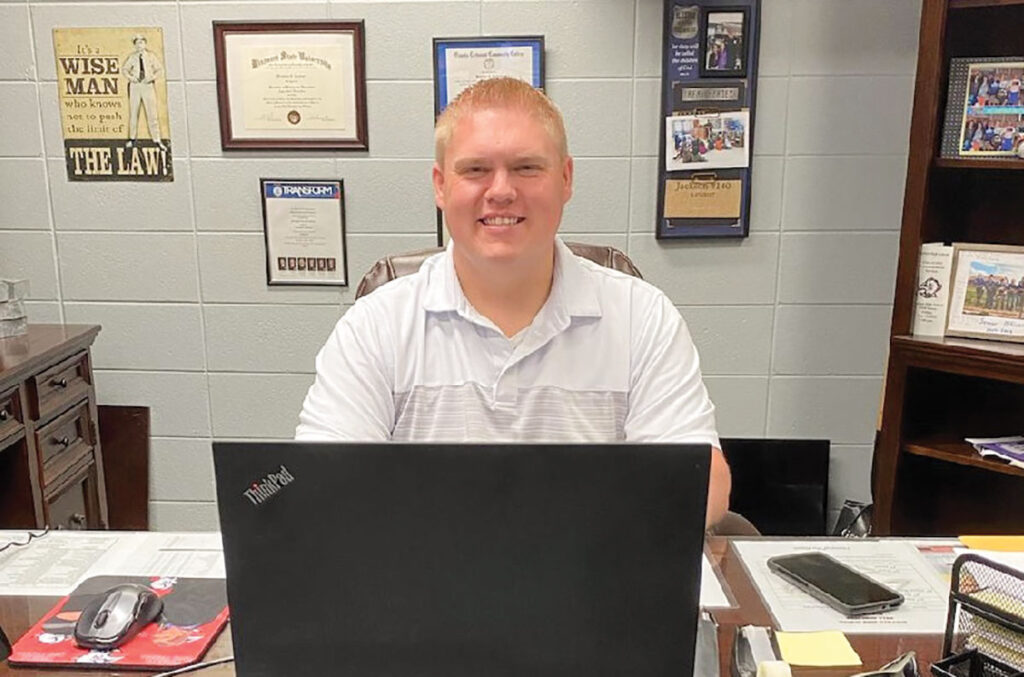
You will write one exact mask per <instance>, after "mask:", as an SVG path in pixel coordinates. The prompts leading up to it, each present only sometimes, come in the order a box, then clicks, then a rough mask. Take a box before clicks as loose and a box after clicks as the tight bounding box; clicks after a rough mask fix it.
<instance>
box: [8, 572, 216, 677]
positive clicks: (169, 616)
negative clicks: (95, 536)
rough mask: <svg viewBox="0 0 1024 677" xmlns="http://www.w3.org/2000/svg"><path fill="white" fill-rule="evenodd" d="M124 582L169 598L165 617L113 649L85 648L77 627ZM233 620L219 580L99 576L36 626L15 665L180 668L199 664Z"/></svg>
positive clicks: (18, 645)
mask: <svg viewBox="0 0 1024 677" xmlns="http://www.w3.org/2000/svg"><path fill="white" fill-rule="evenodd" d="M119 583H139V584H141V585H148V586H149V587H150V588H152V589H153V590H154V591H155V592H156V594H157V595H159V596H160V597H161V599H163V602H164V610H163V613H162V614H161V615H160V616H159V617H158V618H157V620H156V621H155V622H153V623H150V624H149V625H147V626H146V627H145V628H143V629H142V631H141V632H139V634H138V635H136V636H135V637H133V638H132V639H131V640H129V641H128V642H127V643H125V644H122V645H121V646H120V647H118V648H116V649H112V650H110V651H94V650H89V649H81V648H79V647H78V645H77V644H75V623H77V621H78V617H79V615H80V614H81V613H82V609H84V608H85V607H86V605H87V604H88V603H89V602H90V601H91V600H92V599H93V598H94V597H96V596H97V595H101V594H103V592H104V591H105V590H107V589H109V588H111V587H113V586H115V585H118V584H119ZM227 621H228V601H227V592H226V590H225V588H224V581H223V580H222V579H219V578H176V577H166V578H161V577H158V576H150V577H145V576H96V577H94V578H89V579H86V580H84V581H82V582H81V583H79V585H78V587H77V588H75V589H74V591H72V593H71V594H70V595H68V596H67V597H65V598H64V599H62V600H61V601H60V602H59V603H58V604H57V606H55V607H54V608H53V609H51V610H50V611H49V613H47V614H46V615H45V616H43V618H42V619H41V620H40V621H39V622H38V623H36V624H35V625H34V626H32V629H30V630H29V631H28V632H26V633H25V634H24V636H22V638H21V639H19V640H18V641H17V642H16V643H15V645H14V651H13V652H12V653H11V656H10V658H8V662H9V663H10V664H11V665H42V666H55V665H73V666H76V667H90V666H96V667H102V666H107V665H116V666H117V667H118V668H129V669H132V668H135V669H140V670H147V669H153V668H176V667H181V666H185V665H189V664H191V663H195V662H196V661H198V660H199V659H200V658H201V657H202V655H203V654H204V653H206V650H207V649H209V648H210V645H211V644H213V640H215V639H216V638H217V635H218V634H220V631H221V630H223V629H224V626H225V624H227Z"/></svg>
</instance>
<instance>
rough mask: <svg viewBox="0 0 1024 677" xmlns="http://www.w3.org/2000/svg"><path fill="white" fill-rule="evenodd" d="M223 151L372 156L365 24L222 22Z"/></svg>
mask: <svg viewBox="0 0 1024 677" xmlns="http://www.w3.org/2000/svg"><path fill="white" fill-rule="evenodd" d="M213 42H214V55H215V58H216V65H217V101H218V107H219V110H220V132H221V148H223V149H224V150H232V149H287V150H300V149H325V150H352V151H362V150H368V148H369V141H368V138H367V136H368V135H367V124H366V67H365V37H364V30H363V22H362V21H295V22H278V21H248V22H236V21H214V22H213Z"/></svg>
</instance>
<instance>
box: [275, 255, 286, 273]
mask: <svg viewBox="0 0 1024 677" xmlns="http://www.w3.org/2000/svg"><path fill="white" fill-rule="evenodd" d="M277 269H278V270H288V259H286V258H285V257H283V256H278V257H277Z"/></svg>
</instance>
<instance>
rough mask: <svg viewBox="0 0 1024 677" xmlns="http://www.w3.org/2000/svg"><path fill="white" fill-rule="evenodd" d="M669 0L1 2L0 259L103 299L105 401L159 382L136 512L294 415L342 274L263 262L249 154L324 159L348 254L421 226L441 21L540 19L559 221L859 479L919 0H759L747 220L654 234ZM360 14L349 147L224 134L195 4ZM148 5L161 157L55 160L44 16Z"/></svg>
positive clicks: (256, 171)
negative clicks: (144, 499) (279, 282)
mask: <svg viewBox="0 0 1024 677" xmlns="http://www.w3.org/2000/svg"><path fill="white" fill-rule="evenodd" d="M661 6H662V2H661V0H515V1H511V0H510V1H491V0H463V1H432V0H418V1H409V2H384V1H376V2H375V1H358V2H326V1H320V2H237V3H236V2H232V3H221V2H206V1H195V2H190V1H185V0H178V1H169V2H153V3H149V2H138V1H131V2H129V1H123V2H118V1H114V2H103V3H99V2H72V3H56V2H3V3H0V119H2V120H3V121H4V129H5V131H4V133H3V134H0V275H4V276H25V277H28V278H29V279H30V280H31V286H32V302H31V303H30V304H29V305H30V313H31V318H32V320H33V321H36V322H60V321H64V322H75V323H98V324H102V325H103V331H102V332H101V334H100V337H99V339H98V342H97V344H96V346H95V367H96V370H97V384H96V386H97V393H98V396H99V399H100V401H101V402H102V403H110V404H135V405H147V406H149V407H151V408H152V430H153V444H152V461H151V462H152V479H151V482H152V486H151V497H152V511H151V514H152V521H153V524H154V526H155V528H158V529H205V528H216V526H217V517H216V508H215V505H214V503H213V501H214V488H213V469H212V461H211V455H210V441H211V439H213V438H251V437H276V438H287V437H290V435H291V433H292V430H293V428H294V425H295V422H296V413H297V411H298V409H299V406H300V403H301V399H302V396H303V394H304V392H305V390H306V388H307V386H308V385H309V383H310V382H311V380H312V371H313V357H314V355H315V354H316V351H317V349H318V348H319V347H320V345H321V344H322V342H323V340H324V339H325V337H326V336H327V334H328V333H329V332H330V330H331V327H332V326H333V324H334V322H335V321H336V320H337V318H338V316H339V314H340V313H341V312H342V311H343V310H344V308H345V307H346V306H347V305H348V304H351V302H352V298H353V293H354V291H355V287H354V285H353V286H352V287H350V288H349V289H347V290H344V291H337V290H327V291H325V290H317V289H308V290H306V289H298V290H296V289H281V288H275V289H270V288H267V286H266V284H265V280H264V258H263V235H262V230H261V229H262V225H261V218H260V209H259V198H258V179H259V177H261V176H265V177H290V178H292V177H318V178H322V177H341V178H343V179H344V180H345V188H346V192H347V195H348V207H347V225H348V253H349V269H350V277H351V278H352V279H353V280H358V279H359V276H360V275H361V274H362V272H363V271H364V270H365V269H366V268H368V266H369V265H370V264H371V262H372V261H374V260H376V259H377V258H378V257H380V256H381V255H383V254H386V253H391V252H398V251H403V250H409V249H415V248H419V247H424V246H429V245H431V244H432V243H433V242H434V207H433V203H432V196H431V191H430V187H429V171H430V167H431V159H430V158H431V154H432V149H431V124H432V101H433V99H432V94H431V91H432V90H431V57H430V41H431V38H432V37H433V36H456V35H479V34H535V33H541V34H544V36H545V38H546V44H547V78H548V89H549V92H550V94H551V96H552V97H553V98H554V99H555V101H556V102H557V103H558V104H559V105H560V106H561V107H562V110H563V111H564V113H565V116H566V119H567V122H568V127H569V131H570V147H571V150H572V153H573V155H574V156H575V157H576V162H577V165H576V166H577V185H576V195H575V197H574V198H573V200H572V203H571V204H570V206H569V209H568V211H567V213H566V215H565V219H564V222H563V225H562V231H563V233H565V234H566V235H567V236H571V237H572V238H574V239H580V240H589V241H594V242H601V243H608V244H612V245H615V246H617V247H620V248H622V249H623V250H625V251H627V252H628V253H629V254H630V256H631V257H632V258H633V259H634V260H635V261H636V263H637V264H638V265H639V267H640V268H641V270H643V272H644V274H645V276H646V277H647V279H649V280H650V281H652V282H653V283H655V284H657V285H659V286H660V287H661V288H662V289H664V290H665V291H666V292H667V293H668V294H669V295H670V296H671V298H672V299H673V300H674V301H675V303H676V304H678V305H679V307H680V309H681V310H682V312H683V314H684V316H685V317H686V319H687V321H688V322H689V324H690V328H691V330H692V332H693V334H694V337H695V339H696V341H697V344H698V347H699V348H700V351H701V355H702V358H703V367H704V373H705V375H706V378H707V383H708V387H709V389H710V390H711V394H712V396H713V397H714V399H715V401H716V403H717V405H718V411H719V423H720V429H721V433H722V434H723V435H726V436H780V437H791V436H792V437H810V436H814V437H827V438H829V439H831V440H832V442H833V446H832V450H833V453H832V468H833V471H832V474H833V477H832V494H833V496H832V507H833V509H834V508H835V507H836V505H837V504H838V502H839V501H840V500H841V498H842V497H857V498H866V497H867V495H868V479H867V476H868V468H869V464H870V454H871V441H872V438H873V431H874V425H875V417H876V414H877V410H878V402H879V394H880V387H881V383H882V378H881V376H882V373H883V367H884V362H885V352H886V335H887V327H888V323H889V313H890V303H891V296H892V288H893V282H894V277H895V262H896V255H897V242H898V229H899V219H900V209H901V203H902V193H903V180H904V172H905V166H906V152H907V137H908V122H909V117H910V106H911V99H912V94H913V76H914V69H915V61H916V52H917V37H918V32H917V24H918V17H919V13H920V0H764V5H763V11H764V17H763V26H762V35H761V56H760V79H759V82H758V113H757V122H756V129H755V135H756V136H755V145H754V160H753V168H754V177H755V178H754V185H753V196H754V198H753V199H754V203H753V218H752V224H751V235H750V237H749V238H747V239H745V240H743V241H718V242H707V241H705V242H700V241H691V242H679V243H672V244H661V243H659V242H657V241H656V240H655V239H654V232H653V231H654V212H655V201H656V197H655V195H656V177H657V159H656V158H657V139H658V126H659V124H660V118H659V108H658V101H659V98H658V92H659V87H660V61H659V58H660V57H659V51H660V47H659V46H660V44H661V11H662V10H661ZM264 18H266V19H269V18H276V19H297V18H346V19H352V18H361V19H365V21H366V43H367V45H366V46H367V53H366V64H367V78H368V82H367V97H368V114H369V134H370V147H371V149H372V150H371V151H370V152H369V153H368V154H341V153H326V152H313V153H309V152H301V153H300V152H274V153H251V152H246V153H239V152H236V153H230V154H228V153H224V152H222V151H221V150H220V143H219V131H218V117H217V106H216V90H215V75H214V62H213V46H212V37H211V27H210V23H211V21H213V20H214V19H264ZM97 25H124V26H160V27H162V28H163V31H164V40H165V44H166V69H167V76H168V94H169V99H170V101H169V107H170V117H171V138H172V139H173V143H174V148H175V156H176V159H175V166H174V174H175V180H174V182H173V183H169V184H141V183H69V182H68V181H67V178H66V174H65V169H64V165H63V161H62V140H61V130H60V121H59V118H58V108H57V91H56V83H55V77H56V71H55V67H54V55H53V44H52V37H51V36H52V33H51V29H52V28H54V27H71V26H97Z"/></svg>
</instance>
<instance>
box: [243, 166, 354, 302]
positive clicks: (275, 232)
mask: <svg viewBox="0 0 1024 677" xmlns="http://www.w3.org/2000/svg"><path fill="white" fill-rule="evenodd" d="M260 200H261V202H262V205H263V238H264V244H265V246H266V256H267V285H269V286H274V285H313V286H330V287H347V286H348V254H347V250H346V246H345V186H344V183H343V181H342V180H341V179H260Z"/></svg>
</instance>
